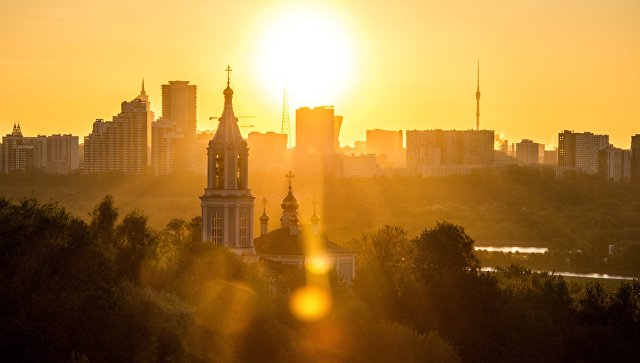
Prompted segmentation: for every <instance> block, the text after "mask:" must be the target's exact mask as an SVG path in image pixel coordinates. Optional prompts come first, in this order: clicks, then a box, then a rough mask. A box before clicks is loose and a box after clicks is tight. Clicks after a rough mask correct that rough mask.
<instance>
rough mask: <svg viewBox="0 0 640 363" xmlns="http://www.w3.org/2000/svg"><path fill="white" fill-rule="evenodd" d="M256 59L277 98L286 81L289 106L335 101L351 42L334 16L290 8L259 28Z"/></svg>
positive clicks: (346, 77)
mask: <svg viewBox="0 0 640 363" xmlns="http://www.w3.org/2000/svg"><path fill="white" fill-rule="evenodd" d="M257 63H258V68H259V73H260V74H261V75H262V78H263V81H264V83H265V87H266V88H267V90H268V92H269V93H270V94H271V95H273V96H275V97H276V99H279V98H280V97H282V92H283V89H284V86H285V84H286V87H287V89H288V92H289V100H290V104H291V106H293V107H299V106H303V105H304V106H318V105H333V104H334V103H335V100H336V99H337V98H338V97H339V96H340V95H341V94H343V93H344V92H345V89H346V87H347V84H348V83H349V82H350V78H351V74H352V67H353V47H352V45H351V43H350V42H349V40H348V37H347V34H346V32H345V31H344V29H343V28H342V27H341V26H340V20H339V18H338V17H337V16H334V15H330V14H328V13H326V12H324V11H322V10H319V9H309V8H298V9H291V10H288V11H287V12H285V13H283V14H282V15H281V16H279V17H278V16H276V17H275V19H274V21H273V23H271V24H270V25H269V26H268V27H267V28H266V29H265V31H264V32H263V36H262V40H261V44H260V52H259V55H258V58H257Z"/></svg>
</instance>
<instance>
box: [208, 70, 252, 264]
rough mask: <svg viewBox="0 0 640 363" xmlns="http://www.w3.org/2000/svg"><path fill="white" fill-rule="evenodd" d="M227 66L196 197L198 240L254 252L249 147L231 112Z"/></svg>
mask: <svg viewBox="0 0 640 363" xmlns="http://www.w3.org/2000/svg"><path fill="white" fill-rule="evenodd" d="M229 72H231V68H230V67H227V88H225V90H224V92H223V94H224V110H223V111H222V116H220V118H219V119H218V121H219V123H218V129H217V130H216V134H215V136H214V137H213V139H212V140H211V141H209V147H208V149H207V155H208V162H207V166H208V173H207V188H206V189H205V191H204V195H203V196H201V197H200V200H201V206H202V240H203V241H208V242H213V243H215V244H217V245H221V246H227V247H229V248H230V249H231V250H232V251H234V252H235V253H237V254H239V255H254V254H255V249H254V247H253V200H254V199H255V197H254V196H253V195H252V194H251V190H250V189H249V163H248V158H249V150H248V148H247V142H246V141H245V140H244V139H243V138H242V135H241V134H240V128H239V127H238V119H237V118H236V116H235V115H234V113H233V103H232V100H233V90H232V89H231V87H230V85H229V84H230V79H229V76H228V75H229Z"/></svg>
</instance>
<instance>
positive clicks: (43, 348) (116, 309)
mask: <svg viewBox="0 0 640 363" xmlns="http://www.w3.org/2000/svg"><path fill="white" fill-rule="evenodd" d="M525 179H526V178H525ZM522 182H526V180H523V181H522ZM90 216H91V219H90V221H89V222H85V221H82V220H80V219H78V218H75V217H73V216H72V215H71V214H70V213H68V212H67V211H66V210H65V209H64V208H62V207H60V206H59V205H57V204H55V203H44V204H40V203H39V202H37V201H36V200H34V199H22V200H18V201H12V200H7V199H0V251H2V253H1V254H0V357H1V358H2V360H3V361H74V362H75V361H82V362H86V361H98V362H101V361H177V362H229V361H233V362H317V361H349V362H387V361H403V362H412V361H414V362H422V361H430V362H431V361H433V362H459V361H469V362H494V361H514V362H515V361H517V362H527V361H531V362H540V361H544V362H555V361H558V362H560V361H581V362H589V361H621V362H622V361H634V360H636V359H637V357H638V356H640V282H638V281H633V282H630V283H624V284H622V285H621V286H620V287H619V288H618V289H614V290H606V289H604V288H602V286H601V285H599V284H588V285H586V286H585V287H584V288H582V289H580V288H578V289H574V290H571V289H570V288H569V287H568V285H567V283H566V282H565V281H564V279H563V278H562V277H559V276H555V275H553V274H549V273H537V272H533V271H531V270H528V269H526V268H524V267H521V266H516V265H511V266H508V267H505V268H501V269H498V270H497V271H496V272H495V273H482V272H480V271H479V267H480V264H479V262H478V259H477V258H476V256H475V255H474V252H473V239H472V238H471V237H470V236H469V235H467V234H466V232H465V230H464V229H463V228H462V227H460V226H458V225H455V224H452V223H448V222H441V223H438V224H436V225H435V226H434V227H432V228H428V229H426V230H424V231H423V232H422V233H421V234H419V235H418V236H417V237H415V238H411V237H410V235H409V232H407V231H406V230H404V229H402V228H399V227H392V226H385V227H381V228H379V229H378V230H376V231H373V232H370V233H366V234H364V235H362V237H361V238H360V239H355V240H352V241H351V242H350V247H351V248H353V249H356V250H358V251H360V254H359V256H358V261H357V262H358V263H357V266H356V269H357V272H356V277H355V280H354V283H353V287H352V289H350V288H349V287H348V286H345V285H344V283H343V282H341V281H339V280H338V279H336V278H335V277H332V278H329V279H327V281H326V287H327V288H330V289H331V296H332V302H333V304H332V305H333V308H332V310H331V312H330V314H329V315H328V316H327V317H325V318H324V319H322V320H320V321H318V322H315V323H302V322H299V321H296V320H295V319H294V318H293V317H292V315H291V314H290V313H289V311H288V302H289V296H290V294H291V292H292V291H294V290H295V289H296V288H298V287H300V286H302V285H304V284H305V281H306V279H307V276H306V275H305V273H304V272H303V271H302V270H298V269H297V268H295V267H291V268H290V269H287V268H285V267H284V266H283V265H279V264H273V263H269V262H268V261H262V262H261V263H256V264H247V263H245V262H243V261H242V260H240V259H239V258H237V257H236V256H235V255H233V254H232V253H230V252H229V251H228V250H227V249H225V248H222V247H218V246H214V245H212V244H209V243H203V242H201V241H200V237H199V236H200V229H201V221H200V220H199V218H194V219H191V220H184V219H170V220H169V222H168V223H167V225H166V226H165V227H164V228H162V229H161V230H159V231H155V230H154V229H152V228H151V227H150V226H149V222H148V219H147V217H146V216H145V215H143V214H142V213H141V212H138V211H135V210H133V211H130V212H127V213H126V214H124V217H123V218H122V219H121V220H119V219H118V216H119V213H118V209H117V208H116V207H115V204H114V200H113V198H111V197H109V196H107V197H105V198H103V199H102V200H101V201H100V202H99V203H98V204H97V205H96V206H95V207H94V208H93V209H92V212H91V214H90ZM267 271H268V273H265V272H267ZM70 355H71V359H69V356H70Z"/></svg>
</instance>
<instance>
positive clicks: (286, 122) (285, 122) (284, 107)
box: [280, 84, 291, 147]
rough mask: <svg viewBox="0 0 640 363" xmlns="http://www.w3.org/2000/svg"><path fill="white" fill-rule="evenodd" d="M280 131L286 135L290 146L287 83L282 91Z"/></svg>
mask: <svg viewBox="0 0 640 363" xmlns="http://www.w3.org/2000/svg"><path fill="white" fill-rule="evenodd" d="M280 133H281V134H286V135H287V147H291V122H290V121H289V92H288V91H287V85H286V84H285V85H284V92H283V95H282V125H281V126H280Z"/></svg>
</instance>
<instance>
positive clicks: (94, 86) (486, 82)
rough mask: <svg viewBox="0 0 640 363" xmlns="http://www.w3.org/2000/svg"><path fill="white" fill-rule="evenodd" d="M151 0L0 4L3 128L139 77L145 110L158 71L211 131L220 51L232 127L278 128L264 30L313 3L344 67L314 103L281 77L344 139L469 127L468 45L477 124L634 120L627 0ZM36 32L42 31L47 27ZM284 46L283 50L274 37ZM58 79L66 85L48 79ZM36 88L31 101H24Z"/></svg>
mask: <svg viewBox="0 0 640 363" xmlns="http://www.w3.org/2000/svg"><path fill="white" fill-rule="evenodd" d="M149 5H150V4H148V3H146V2H145V1H142V2H140V3H136V4H131V5H129V6H130V7H132V8H131V10H132V11H131V14H125V13H121V12H119V10H118V9H120V7H119V3H118V2H117V1H116V2H113V4H110V5H109V6H104V7H96V5H95V4H73V3H71V2H62V3H59V4H56V6H55V8H54V9H55V11H52V8H51V6H50V5H45V4H43V3H39V2H34V3H29V4H24V3H19V4H5V5H2V7H3V8H4V10H5V12H6V14H8V16H7V19H8V21H6V22H4V24H3V25H0V42H2V44H4V45H5V46H4V47H2V50H1V51H0V52H1V53H2V59H3V65H4V68H5V69H6V70H7V71H6V72H3V73H2V75H0V81H2V83H3V84H11V85H12V87H9V88H5V89H4V90H3V91H2V94H1V95H0V96H2V97H3V100H4V101H5V102H6V103H5V107H4V108H3V110H2V113H0V127H4V128H5V129H10V127H11V126H12V125H13V123H14V122H19V123H20V124H21V126H22V128H23V132H25V133H26V134H52V133H56V132H60V131H61V130H64V131H65V132H70V133H72V134H74V135H81V136H84V135H87V134H88V133H89V132H90V130H91V124H92V122H93V120H95V119H96V118H108V117H110V116H111V115H114V114H116V113H117V109H116V108H115V107H113V106H114V105H116V104H117V102H120V101H121V100H122V99H130V98H131V97H132V96H133V95H134V94H135V92H137V89H138V87H139V82H140V79H141V78H142V77H144V78H145V81H146V84H147V87H146V88H147V91H148V93H149V98H150V100H151V104H152V110H154V111H155V112H156V114H159V113H160V112H159V111H160V109H159V106H160V104H161V93H160V85H161V84H163V83H164V82H166V80H177V79H181V80H188V81H190V82H191V83H192V84H195V85H198V87H199V92H198V93H199V101H198V105H199V107H198V117H197V118H198V128H199V129H201V130H202V129H208V130H211V129H214V128H215V126H216V125H215V122H213V121H209V117H210V116H214V115H217V114H219V111H220V110H219V106H218V105H217V104H216V100H217V99H218V94H219V90H218V87H216V85H217V84H218V81H219V78H220V75H219V74H218V70H219V69H220V68H222V67H224V66H226V64H228V63H231V64H232V65H234V68H235V69H237V70H238V71H240V72H238V74H237V75H236V76H235V77H234V83H235V88H236V89H238V90H242V92H243V97H242V98H239V99H238V100H237V102H236V103H237V105H236V107H237V110H238V111H237V112H238V114H240V115H247V114H249V115H253V116H255V119H254V120H252V122H251V123H252V124H255V125H256V127H255V128H254V129H252V130H243V132H245V133H246V132H248V131H261V132H265V131H276V130H279V125H280V118H281V114H282V88H283V84H281V83H280V84H278V83H279V82H278V77H277V76H274V75H273V73H277V71H275V70H273V69H272V70H271V71H266V72H265V71H264V69H263V68H264V67H263V66H265V64H266V63H267V62H265V64H262V65H261V64H259V63H260V62H259V59H261V53H260V52H262V50H261V49H263V48H264V46H263V45H264V44H265V40H264V39H263V38H264V37H263V36H262V34H263V33H264V34H267V35H268V34H272V33H274V32H272V31H271V30H270V29H273V28H274V25H273V23H274V22H277V21H279V20H281V19H287V16H290V14H294V15H296V14H301V16H303V15H304V14H305V11H306V12H307V13H306V14H309V13H311V14H319V15H320V16H318V18H317V19H316V20H317V22H318V24H319V26H322V24H323V23H322V21H325V22H326V21H329V22H331V23H330V27H331V29H332V31H334V33H336V34H338V35H344V38H345V40H344V42H346V44H347V45H348V48H349V51H350V52H351V53H352V54H350V56H349V57H350V60H349V59H347V60H345V61H346V62H345V63H350V65H349V67H347V68H348V71H344V70H343V71H342V73H341V72H334V73H335V75H336V76H338V75H340V74H342V75H343V77H341V78H340V82H342V83H343V84H342V85H341V87H339V88H340V89H339V90H337V91H336V93H337V94H336V95H335V96H333V100H332V102H322V101H323V100H322V97H320V100H319V101H318V102H319V103H314V102H313V101H308V102H305V103H304V104H299V103H296V102H300V100H298V101H296V92H295V89H290V90H289V92H290V98H291V99H292V109H295V108H297V107H299V106H309V107H315V106H318V105H323V104H324V105H326V104H333V105H334V106H335V107H336V109H337V110H339V111H338V112H339V113H340V114H341V115H344V117H345V123H344V128H343V129H342V131H341V140H342V141H343V144H349V145H352V144H353V142H354V141H356V140H363V139H364V133H365V130H366V129H376V128H377V129H405V130H407V129H438V128H441V129H458V130H467V129H473V128H474V126H475V111H476V110H475V108H476V104H475V103H476V99H475V97H474V96H475V91H476V62H477V59H478V58H480V62H481V74H480V78H481V84H480V88H481V91H482V99H481V105H480V108H481V119H480V125H481V128H486V129H493V130H495V131H496V133H497V134H500V133H504V138H506V139H508V140H510V141H519V140H521V139H532V140H534V141H536V142H540V143H544V144H545V145H550V144H557V140H555V138H556V137H557V134H558V133H559V132H561V131H562V130H563V129H568V130H576V131H587V130H588V131H592V132H594V133H606V134H609V135H610V141H611V143H612V144H614V145H617V146H619V147H622V148H628V147H629V145H630V138H629V137H630V136H631V135H634V134H636V133H637V132H638V130H637V129H636V127H635V125H634V124H633V120H634V117H635V99H637V96H638V91H637V90H636V89H635V88H634V87H635V86H634V85H635V84H638V83H639V82H640V73H639V72H638V71H637V69H636V67H634V65H635V64H638V63H639V62H640V51H639V50H638V47H634V46H633V45H634V44H635V43H634V42H635V40H636V39H637V35H638V34H640V25H639V24H638V22H637V21H635V17H634V14H637V13H638V12H637V10H638V9H639V7H640V4H637V3H635V2H617V3H615V4H601V3H599V2H593V1H589V2H580V4H579V7H578V4H572V3H571V4H570V3H563V4H555V3H552V2H549V1H544V2H537V3H535V4H511V3H507V2H500V1H495V2H491V3H489V4H486V3H480V2H471V3H468V4H465V5H464V6H463V5H449V4H447V5H444V4H440V5H438V4H422V3H417V2H405V3H404V4H402V5H404V6H400V7H398V6H396V5H392V4H384V3H375V4H373V5H372V6H370V7H369V9H364V4H363V3H362V2H354V3H352V4H348V5H345V4H340V6H338V5H337V3H336V2H323V3H318V2H304V3H300V2H296V3H295V4H294V3H292V2H287V1H280V2H276V3H269V4H266V3H265V4H263V3H257V2H243V3H241V4H234V5H231V4H219V6H217V7H213V8H210V7H211V5H209V4H208V3H204V2H198V3H196V4H193V6H191V7H189V8H188V9H187V8H181V9H173V8H172V7H171V6H170V5H164V6H160V5H155V6H149ZM391 6H393V8H390V7H391ZM296 9H302V10H296ZM134 10H137V11H145V12H147V13H148V14H147V15H153V14H156V13H159V12H160V11H163V12H166V11H167V10H173V11H174V12H173V13H174V14H175V15H176V19H173V18H171V17H167V16H166V15H165V16H162V17H158V18H154V17H153V16H146V17H145V18H144V19H143V20H140V21H139V22H138V21H133V20H134V17H133V15H132V14H135V13H136V11H134ZM365 10H366V11H365ZM98 11H100V12H104V13H105V15H106V16H111V17H113V19H117V20H118V23H117V24H118V26H113V25H112V24H111V22H105V24H104V25H103V24H97V23H95V22H93V21H92V20H91V19H93V18H94V17H93V16H92V14H93V15H95V14H96V13H97V12H98ZM221 12H224V13H226V14H230V15H233V16H230V19H233V18H234V17H237V16H240V15H241V14H243V15H246V17H245V18H244V19H243V20H244V21H243V22H242V24H237V23H234V22H233V21H232V20H226V19H224V18H223V19H216V18H215V14H218V13H221ZM212 14H213V15H212ZM287 14H289V15H287ZM476 14H477V15H476ZM11 15H15V16H11ZM178 17H180V18H181V19H178ZM13 19H19V21H17V20H13ZM318 19H319V20H318ZM323 19H324V20H323ZM314 21H315V20H314ZM107 24H108V25H107ZM163 24H173V25H172V26H171V27H167V29H169V28H170V29H172V31H173V32H174V33H172V34H167V31H166V30H164V29H163V27H162V25H163ZM187 24H189V26H186V25H187ZM181 25H182V26H181ZM26 29H29V31H25V30H26ZM51 29H54V31H53V32H51V31H50V30H51ZM149 29H153V30H152V31H150V30H149ZM175 29H178V30H175ZM504 29H509V32H506V33H505V32H504ZM263 30H264V31H263ZM267 30H269V31H267ZM303 30H305V29H303ZM312 30H313V29H311V31H312ZM43 32H49V33H50V34H48V36H47V37H43V36H42V35H43ZM443 32H446V34H447V38H446V39H447V41H446V42H444V37H443V35H442V34H444V33H443ZM276 33H277V32H276ZM137 34H144V36H139V35H137ZM334 35H335V34H334ZM311 39H313V38H312V37H311ZM187 40H188V41H187ZM267 44H269V43H268V42H267ZM161 47H163V48H161ZM293 47H295V45H291V44H290V48H293ZM327 47H329V46H326V47H325V48H322V49H325V50H326V49H327ZM154 49H165V50H171V52H165V53H166V54H164V55H162V53H161V54H160V55H156V54H158V53H157V52H156V51H154V56H153V57H149V54H150V51H151V50H154ZM322 49H320V50H322ZM280 52H281V54H282V56H288V57H291V53H288V52H287V51H286V49H285V50H280ZM42 54H46V55H47V57H42V56H41V55H42ZM124 54H127V57H124V56H123V55H124ZM271 55H273V54H271ZM277 55H278V54H276V56H277ZM276 58H277V57H276ZM45 59H46V61H45ZM298 60H300V59H291V61H298ZM302 60H304V59H302ZM347 61H348V62H347ZM331 66H334V67H343V66H344V65H342V64H337V65H333V64H332V65H331ZM328 68H329V69H322V72H330V71H331V69H330V68H331V67H328ZM265 73H267V75H266V76H265ZM105 75H108V77H105ZM344 75H346V76H344ZM346 78H348V79H346ZM61 84H64V89H65V92H59V87H60V85H61ZM294 88H295V87H294ZM301 91H304V90H300V89H299V90H298V92H297V94H298V96H299V95H300V94H301V93H304V92H301ZM78 98H81V99H82V102H77V101H78ZM324 98H325V99H326V98H327V97H326V96H325V97H324ZM34 99H37V100H38V101H37V102H38V105H39V107H32V106H30V105H31V104H32V103H33V102H34ZM396 119H397V120H396ZM390 125H393V127H390Z"/></svg>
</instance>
